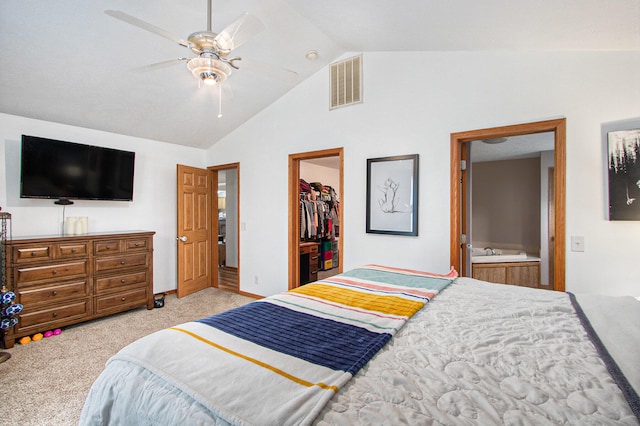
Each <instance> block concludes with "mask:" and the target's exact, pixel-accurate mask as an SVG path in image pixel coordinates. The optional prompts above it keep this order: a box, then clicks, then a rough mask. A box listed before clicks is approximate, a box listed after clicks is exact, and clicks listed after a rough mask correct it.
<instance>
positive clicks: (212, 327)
mask: <svg viewBox="0 0 640 426" xmlns="http://www.w3.org/2000/svg"><path fill="white" fill-rule="evenodd" d="M456 276H457V273H456V272H455V271H454V270H453V269H452V270H451V271H450V272H449V273H448V274H444V275H441V274H431V273H425V272H419V271H412V270H406V269H398V268H389V267H383V266H378V265H367V266H364V267H362V268H358V269H354V270H351V271H349V272H346V273H344V274H340V275H337V276H334V277H331V278H329V279H326V280H322V281H318V282H315V283H312V284H307V285H304V286H302V287H300V288H297V289H294V290H291V291H288V292H285V293H281V294H278V295H275V296H271V297H268V298H265V299H261V300H257V301H255V302H252V303H249V304H248V305H245V306H242V307H239V308H236V309H233V310H230V311H227V312H224V313H221V314H218V315H214V316H211V317H208V318H204V319H201V320H198V321H194V322H189V323H186V324H182V325H180V326H176V327H172V328H170V329H166V330H163V331H160V332H157V333H154V334H151V335H149V336H147V337H145V338H143V339H141V340H139V341H137V342H135V343H133V344H131V345H129V346H127V347H126V348H124V349H123V350H122V351H120V352H119V353H118V354H117V355H115V356H114V357H113V358H112V359H111V360H109V363H113V362H133V363H135V364H137V365H140V366H143V367H144V368H146V369H147V370H149V371H150V372H151V373H153V374H156V375H158V376H160V377H162V378H164V379H165V380H166V381H167V382H168V383H169V384H170V385H171V386H173V387H175V388H177V389H178V390H180V391H182V392H185V393H187V394H188V395H190V396H191V397H193V398H194V399H195V400H196V401H198V402H199V403H200V404H202V405H204V406H205V407H207V408H208V409H209V410H211V411H212V412H213V413H215V414H216V415H217V416H219V417H221V418H223V419H225V420H226V421H228V422H229V423H232V424H278V425H285V424H309V423H311V422H312V421H313V419H314V418H315V417H316V416H317V414H318V413H319V412H320V410H321V409H322V408H323V407H324V406H325V404H326V403H327V402H328V400H329V399H330V398H331V397H332V396H333V395H334V394H335V393H336V392H337V391H338V389H340V387H342V386H343V385H344V384H345V383H347V381H348V380H349V379H350V378H351V377H352V376H353V375H355V374H356V373H357V372H358V370H360V369H361V368H362V367H363V366H364V365H365V364H366V363H367V362H368V361H369V360H370V359H371V357H373V356H374V355H375V354H376V352H378V350H380V349H381V348H382V347H383V346H384V345H385V344H386V343H387V342H388V341H389V340H390V339H391V338H392V336H393V335H394V334H395V333H396V332H397V331H398V330H399V329H400V328H401V327H402V326H403V325H404V324H405V323H406V322H407V321H408V319H409V318H410V317H411V316H412V315H414V314H415V313H416V312H418V311H419V310H420V309H421V308H422V307H423V306H424V304H425V303H426V302H428V301H429V300H430V299H431V298H433V297H434V296H435V295H436V294H437V293H438V292H440V291H441V290H442V289H444V288H445V287H446V286H447V285H448V284H449V283H451V282H452V281H453V279H454V278H455V277H456Z"/></svg>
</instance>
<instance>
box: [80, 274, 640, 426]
mask: <svg viewBox="0 0 640 426" xmlns="http://www.w3.org/2000/svg"><path fill="white" fill-rule="evenodd" d="M639 305H640V304H639ZM425 330H429V332H428V333H425ZM630 347H631V350H635V351H636V352H640V342H636V343H630ZM634 348H635V349H634ZM632 359H640V353H638V356H636V357H635V358H633V357H632ZM105 373H106V374H103V375H101V377H100V379H98V381H97V382H96V384H95V385H94V387H93V389H92V393H91V395H90V399H89V400H87V405H85V410H87V409H88V408H90V409H91V410H92V411H95V407H98V406H99V407H101V408H100V409H101V410H105V411H106V410H109V411H110V414H109V415H107V416H106V417H108V418H111V420H112V422H113V424H123V425H126V424H132V425H133V424H135V425H140V424H154V425H156V424H181V425H188V424H203V425H204V424H207V425H210V424H226V423H225V422H222V421H220V420H219V419H217V418H216V417H215V416H214V415H213V414H212V413H211V412H209V411H208V410H206V409H205V408H204V407H203V406H202V405H200V404H199V403H197V402H196V401H194V400H193V399H192V398H191V397H189V396H188V395H186V394H183V393H179V392H176V391H175V389H173V388H172V387H171V386H170V385H168V384H167V382H165V381H164V380H163V379H161V378H159V377H156V376H153V375H151V374H150V373H149V372H147V371H146V370H144V369H142V368H140V367H136V366H134V365H125V364H122V363H112V364H110V365H109V367H108V370H105ZM219 385H220V386H222V387H224V385H225V384H224V383H220V384H219ZM264 391H265V392H269V390H268V389H265V390H264ZM116 394H119V395H121V396H122V395H127V396H128V397H127V398H122V397H120V398H117V401H116V398H114V395H116ZM238 398H242V396H241V395H240V396H238ZM246 403H247V404H251V401H246ZM85 420H86V418H85V417H84V416H83V417H82V418H81V424H84V423H85ZM316 424H318V425H328V424H340V425H354V424H362V425H369V424H389V425H399V424H412V425H493V424H509V425H540V424H576V425H595V424H598V425H607V424H610V425H637V424H639V423H638V420H637V418H636V417H635V416H634V415H633V413H632V412H631V409H630V407H629V405H628V404H627V402H626V401H625V399H624V397H623V395H622V393H621V392H620V390H619V388H618V387H617V385H616V384H615V382H614V381H613V379H612V378H611V376H610V374H609V373H608V372H607V370H606V368H605V365H604V364H603V362H602V360H601V358H600V357H599V356H598V354H597V353H596V350H595V348H594V346H593V345H592V344H591V342H590V341H589V339H588V338H587V336H586V334H585V332H584V330H583V328H582V326H581V324H580V322H579V320H578V318H577V317H576V315H575V313H574V309H573V307H572V306H571V304H570V302H569V300H568V297H567V295H566V294H563V293H556V292H550V291H541V290H533V289H528V288H521V287H513V286H502V285H496V284H489V283H484V282H480V281H477V280H472V279H466V278H459V279H458V280H457V281H456V282H455V283H454V284H451V285H450V286H449V287H448V288H447V289H446V290H444V291H443V292H442V293H441V294H440V295H439V296H438V297H437V298H435V299H434V300H433V301H431V302H430V303H429V305H428V306H427V307H426V308H425V309H423V310H422V311H420V312H418V313H417V314H416V315H415V316H414V317H413V318H412V319H411V321H409V322H408V323H407V325H405V327H404V328H402V329H401V330H400V332H398V334H397V335H396V336H395V337H394V338H393V339H392V340H391V342H390V343H389V344H387V345H386V346H385V347H384V348H383V349H382V350H381V351H380V352H379V353H378V354H377V355H376V356H375V357H374V358H373V359H372V360H371V361H370V362H369V363H368V364H367V365H366V366H365V367H364V368H363V369H362V370H360V372H359V373H358V374H357V375H356V376H355V377H354V378H353V379H352V380H351V381H350V382H349V383H348V384H347V385H346V386H345V387H344V388H342V389H341V390H340V391H339V392H338V394H337V395H335V396H334V397H333V399H332V400H331V401H329V403H328V404H327V406H326V407H325V409H324V411H323V412H322V413H321V414H320V415H319V416H318V418H317V419H316Z"/></svg>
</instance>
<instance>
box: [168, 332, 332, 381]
mask: <svg viewBox="0 0 640 426" xmlns="http://www.w3.org/2000/svg"><path fill="white" fill-rule="evenodd" d="M169 330H175V331H180V332H182V333H185V334H188V335H189V336H191V337H193V338H194V339H197V340H200V341H201V342H203V343H206V344H207V345H210V346H213V347H214V348H216V349H220V350H221V351H223V352H226V353H228V354H230V355H233V356H236V357H238V358H242V359H244V360H246V361H249V362H252V363H254V364H256V365H259V366H260V367H263V368H266V369H267V370H270V371H273V372H274V373H276V374H278V375H280V376H282V377H284V378H286V379H289V380H291V381H292V382H295V383H298V384H299V385H302V386H306V387H312V386H318V387H319V388H322V389H325V390H332V391H333V392H334V393H336V392H338V387H337V386H330V385H327V384H325V383H322V382H320V383H311V382H308V381H306V380H304V379H301V378H299V377H296V376H294V375H292V374H289V373H287V372H286V371H282V370H280V369H279V368H276V367H274V366H272V365H269V364H267V363H266V362H262V361H259V360H257V359H255V358H251V357H249V356H246V355H242V354H241V353H239V352H236V351H233V350H231V349H229V348H225V347H224V346H222V345H219V344H217V343H215V342H212V341H211V340H207V339H205V338H204V337H202V336H199V335H197V334H196V333H193V332H191V331H189V330H185V329H183V328H179V327H171V328H169Z"/></svg>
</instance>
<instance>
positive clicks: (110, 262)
mask: <svg viewBox="0 0 640 426" xmlns="http://www.w3.org/2000/svg"><path fill="white" fill-rule="evenodd" d="M95 262H96V263H95V272H96V273H98V272H105V271H117V270H119V269H122V268H130V267H132V266H146V265H147V253H141V254H134V255H131V254H129V255H126V256H117V257H105V258H98V259H95Z"/></svg>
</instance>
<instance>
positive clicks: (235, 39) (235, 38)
mask: <svg viewBox="0 0 640 426" xmlns="http://www.w3.org/2000/svg"><path fill="white" fill-rule="evenodd" d="M264 29H265V26H264V24H263V23H262V21H260V20H259V19H258V18H256V17H255V16H253V15H250V14H249V13H247V12H245V13H243V14H242V15H240V17H239V18H238V19H236V20H235V21H234V22H233V23H231V24H230V25H228V26H227V27H226V28H225V29H224V30H222V31H221V32H220V33H218V35H217V36H216V38H215V42H216V44H217V47H218V48H219V49H220V50H222V51H224V52H227V53H228V52H231V51H232V50H233V49H236V48H237V47H239V46H241V45H242V44H244V43H245V42H246V41H248V40H249V39H250V38H251V37H253V36H254V35H256V34H258V33H259V32H261V31H264Z"/></svg>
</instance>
